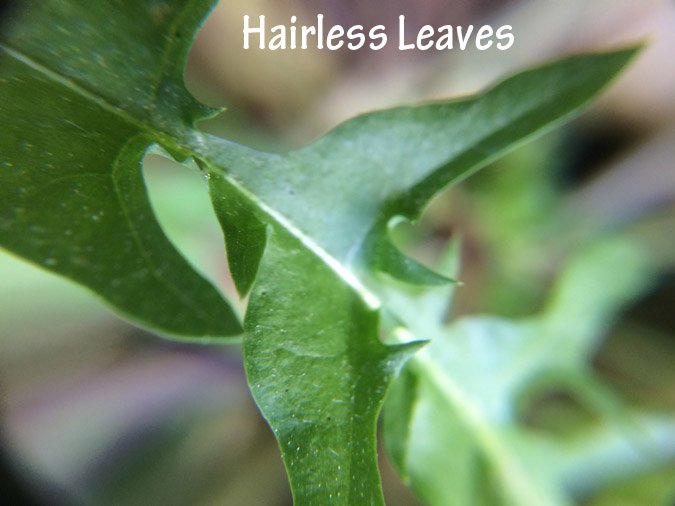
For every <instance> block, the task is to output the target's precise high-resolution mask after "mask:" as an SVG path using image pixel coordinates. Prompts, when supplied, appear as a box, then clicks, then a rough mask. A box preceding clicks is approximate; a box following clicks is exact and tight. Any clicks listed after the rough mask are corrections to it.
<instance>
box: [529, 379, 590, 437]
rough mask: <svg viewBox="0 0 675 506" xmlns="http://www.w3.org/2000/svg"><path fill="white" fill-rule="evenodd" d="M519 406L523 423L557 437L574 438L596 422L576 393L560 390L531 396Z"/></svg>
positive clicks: (546, 391)
mask: <svg viewBox="0 0 675 506" xmlns="http://www.w3.org/2000/svg"><path fill="white" fill-rule="evenodd" d="M518 404H519V409H518V419H519V421H520V423H522V424H523V425H525V426H526V427H528V428H530V429H534V430H537V431H540V432H544V433H548V434H551V435H554V436H557V437H565V436H571V435H573V434H574V433H575V430H577V428H579V427H582V426H584V425H586V424H588V423H590V422H592V421H593V419H594V415H593V413H592V412H591V411H590V410H588V409H587V408H586V406H584V405H583V404H582V403H581V402H579V400H578V399H577V398H576V396H575V395H574V394H573V393H571V392H567V391H565V390H560V389H553V390H545V391H541V392H536V393H533V394H530V395H527V396H525V398H523V399H521V400H520V402H518Z"/></svg>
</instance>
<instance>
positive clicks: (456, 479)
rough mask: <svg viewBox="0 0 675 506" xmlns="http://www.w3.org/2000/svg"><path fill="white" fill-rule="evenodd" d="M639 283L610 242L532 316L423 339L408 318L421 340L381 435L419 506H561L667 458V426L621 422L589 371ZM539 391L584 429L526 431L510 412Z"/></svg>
mask: <svg viewBox="0 0 675 506" xmlns="http://www.w3.org/2000/svg"><path fill="white" fill-rule="evenodd" d="M650 277H651V276H650V270H649V268H648V266H647V264H646V263H645V261H644V259H643V255H641V254H640V253H639V251H638V250H636V248H635V247H634V246H632V245H631V244H628V243H625V242H623V241H613V242H609V243H605V244H602V245H600V246H596V247H595V248H593V249H592V250H591V251H589V252H587V253H586V254H585V255H584V256H582V257H581V258H579V259H578V260H577V261H576V262H575V263H574V264H573V265H572V266H570V268H569V270H568V271H567V273H566V274H565V275H564V276H563V279H562V280H561V281H560V284H559V286H558V288H557V290H556V291H555V294H554V296H553V298H552V303H551V305H550V307H549V308H548V309H547V310H546V311H545V312H544V313H543V314H542V315H540V316H538V317H536V318H531V319H528V320H523V321H517V322H514V321H509V320H504V319H499V318H493V317H471V318H465V319H461V320H459V321H457V322H455V323H452V324H451V325H449V326H444V324H443V323H442V321H441V320H436V329H435V331H434V330H432V329H430V327H429V323H428V321H425V322H419V323H417V321H416V315H415V313H414V312H412V311H408V314H407V315H406V316H405V321H404V324H405V325H406V326H407V328H409V329H410V332H413V333H414V332H415V330H416V328H422V327H423V328H424V330H423V331H424V332H426V333H425V335H427V336H428V335H429V332H433V336H432V337H433V340H432V342H431V344H430V345H429V346H427V347H426V348H425V349H424V350H422V351H421V352H420V353H418V354H417V355H416V356H415V358H414V359H412V360H411V361H410V362H409V363H408V365H406V367H405V369H404V371H403V373H402V376H401V378H400V379H399V380H397V382H396V383H395V384H394V387H393V388H392V392H391V394H390V398H389V399H388V401H387V405H386V406H385V437H386V440H387V445H388V448H389V452H390V455H391V456H392V458H393V460H394V462H395V464H396V466H397V467H398V469H399V470H400V471H401V474H402V476H403V477H404V479H405V480H406V481H407V482H408V483H410V484H411V485H412V486H413V488H414V489H415V490H416V491H417V492H418V494H419V495H420V496H421V497H422V498H423V499H424V500H425V502H426V504H429V505H431V506H433V505H443V506H448V505H462V504H467V503H471V504H486V505H488V504H490V505H491V504H509V505H518V506H520V505H522V506H528V505H532V504H537V505H549V506H564V505H571V504H573V498H574V497H575V496H576V495H577V494H588V493H589V492H591V491H593V490H595V489H597V488H599V487H601V486H603V485H605V484H607V483H609V482H611V481H612V480H616V479H618V478H621V477H625V476H630V475H633V474H636V473H638V472H642V471H644V470H646V469H651V468H652V467H653V466H658V465H660V464H664V463H667V462H669V461H671V460H672V459H673V458H675V418H673V416H672V415H671V416H668V415H658V416H657V415H648V414H635V413H631V412H630V411H628V410H627V409H625V408H623V407H622V406H621V404H620V402H619V401H618V400H617V399H616V398H615V397H614V396H613V395H611V394H610V393H608V392H606V390H605V388H604V387H603V386H602V384H601V383H600V381H599V380H598V379H596V378H594V377H593V375H592V373H591V370H590V365H589V362H590V360H591V358H592V354H593V353H594V351H595V348H596V345H597V342H598V339H599V338H600V337H602V336H603V333H604V331H605V330H606V327H607V325H608V324H609V322H610V320H611V317H612V316H613V315H614V314H615V313H616V312H617V311H618V310H619V309H620V308H621V307H622V306H623V304H625V303H626V302H628V300H629V299H630V297H633V296H635V295H636V294H637V293H640V291H641V289H642V287H644V286H646V285H647V283H648V282H649V279H650ZM392 303H394V304H399V305H401V306H402V305H403V303H404V301H403V300H399V301H398V302H396V301H393V302H392ZM418 303H419V301H418ZM407 306H411V304H410V303H409V302H408V304H407ZM402 311H403V310H401V311H399V314H401V313H402ZM542 390H543V391H544V392H550V391H557V392H566V393H569V395H571V396H572V397H573V398H575V399H577V400H578V401H579V402H580V403H581V404H582V405H584V406H585V407H586V408H587V409H588V410H589V411H590V412H591V413H593V423H591V424H590V425H589V426H587V427H586V428H585V429H584V430H581V429H580V430H579V431H578V432H577V433H576V435H575V436H574V438H575V439H574V440H569V439H561V438H560V437H555V436H554V435H552V434H549V433H545V432H542V431H538V430H536V429H535V428H533V427H530V426H528V425H527V424H526V423H525V422H524V421H523V420H522V419H521V418H520V416H519V409H522V403H523V402H524V400H528V399H531V398H532V395H533V394H537V393H540V392H541V391H542ZM439 441H440V442H443V441H444V442H445V443H444V444H439ZM450 447H452V451H448V448H450ZM449 474H450V475H451V476H452V477H453V478H452V479H448V475H449Z"/></svg>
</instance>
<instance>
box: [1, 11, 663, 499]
mask: <svg viewBox="0 0 675 506" xmlns="http://www.w3.org/2000/svg"><path fill="white" fill-rule="evenodd" d="M317 13H323V14H325V16H326V20H327V23H340V24H343V25H352V24H363V25H365V26H366V27H368V26H372V25H376V24H389V25H391V26H396V24H395V21H396V18H397V16H398V14H405V15H406V18H407V20H408V26H409V28H410V29H411V31H412V30H414V31H415V32H416V31H417V30H418V29H419V27H421V26H422V25H423V24H427V23H428V24H432V25H442V24H453V25H458V24H471V23H474V24H483V23H490V24H493V25H496V26H499V25H502V24H510V25H512V26H513V28H514V33H515V35H516V44H515V45H514V47H513V48H511V49H510V50H508V51H506V52H502V51H497V50H496V49H493V50H488V51H484V52H479V51H466V52H463V53H462V52H459V51H450V52H444V53H439V52H435V51H428V52H417V51H409V52H399V51H397V50H396V49H395V45H394V44H390V46H389V48H388V50H383V51H378V52H373V51H368V50H363V51H357V52H352V51H343V52H340V51H338V52H330V51H314V50H306V51H300V50H296V51H290V50H289V51H282V52H270V51H261V50H257V49H251V50H248V51H244V50H243V49H242V36H241V28H242V16H243V15H244V14H249V15H251V16H252V17H256V18H257V16H258V15H259V14H265V15H266V16H267V20H268V23H269V24H270V25H272V24H277V23H288V21H289V18H290V16H291V15H293V14H294V15H297V16H298V18H299V23H302V22H303V21H305V20H306V21H307V22H309V23H312V22H313V20H315V19H316V14H317ZM636 41H647V43H648V45H647V47H646V48H645V50H644V51H643V53H642V54H641V55H640V57H639V59H638V60H637V61H636V62H635V63H634V64H633V65H632V66H631V68H630V69H629V70H628V72H626V73H625V74H624V75H623V76H622V77H621V78H620V80H619V81H618V82H617V83H616V84H615V85H614V86H613V87H612V88H611V90H609V92H608V93H606V94H604V95H603V97H602V98H601V99H600V100H599V101H598V102H597V103H595V104H594V105H593V107H592V108H591V109H590V110H589V111H588V112H587V113H586V114H585V115H584V116H583V117H582V118H580V119H577V120H574V121H573V122H572V123H570V124H568V125H567V126H565V127H564V128H562V129H559V130H557V131H555V132H554V133H551V134H547V135H546V136H545V137H543V138H540V139H538V140H536V141H535V142H531V143H529V144H527V145H526V146H525V147H522V148H519V149H518V150H517V151H515V152H513V153H512V154H510V155H508V156H507V157H505V158H504V159H502V160H500V161H499V162H497V163H495V164H494V165H493V166H491V167H488V168H487V169H485V170H484V171H482V172H481V173H480V174H479V175H478V176H476V177H474V178H472V179H470V180H469V181H468V182H467V183H466V184H464V185H463V186H461V187H459V188H454V189H452V190H450V191H447V192H444V193H442V194H441V195H439V197H438V198H437V199H435V201H434V202H433V203H432V205H431V206H430V208H429V209H428V211H427V213H426V214H425V216H424V219H423V220H422V223H421V224H420V225H419V226H416V227H410V228H409V229H406V230H402V231H400V235H401V241H402V243H403V244H405V247H406V248H407V249H408V250H409V251H410V252H411V254H413V255H414V256H416V257H418V258H419V259H420V260H421V261H423V262H426V263H433V261H434V259H435V257H436V255H437V254H438V251H439V249H440V247H441V246H442V245H443V244H444V243H445V242H446V241H447V240H448V238H449V237H450V236H451V235H452V234H455V233H458V234H460V235H461V236H462V238H463V251H462V259H463V267H462V272H461V276H460V278H461V280H462V281H463V286H462V287H461V289H459V290H458V293H457V295H456V300H455V301H454V303H453V307H452V308H450V313H449V317H450V318H454V317H457V316H460V315H466V314H478V313H492V314H497V315H501V316H506V317H514V318H518V317H523V316H528V315H533V314H536V313H537V311H538V310H539V309H540V308H541V307H542V304H543V303H544V300H545V297H546V295H547V293H548V291H549V289H550V287H551V283H552V282H553V281H554V280H555V278H556V276H557V274H558V273H559V272H560V270H561V269H562V267H563V266H564V265H565V264H566V262H567V260H568V259H569V258H570V257H571V256H572V255H574V254H575V252H577V251H580V250H582V249H583V248H585V247H587V246H588V245H590V244H592V243H593V242H594V241H597V240H599V238H601V237H605V236H608V235H616V234H619V235H622V236H626V237H629V238H633V239H635V240H636V241H638V242H639V243H640V244H642V245H643V246H645V248H644V250H645V254H646V255H648V256H649V260H650V261H651V262H652V263H653V265H654V266H655V268H656V269H657V271H658V272H659V276H658V278H657V279H656V280H655V281H654V283H653V284H652V285H651V286H650V288H649V289H648V290H647V291H646V292H645V293H643V294H640V295H639V296H637V297H636V300H635V302H634V303H633V304H632V305H631V306H630V307H628V308H627V309H626V310H625V312H624V313H623V315H622V317H621V318H620V319H619V320H618V321H617V322H614V323H613V325H612V327H611V331H610V332H609V333H608V335H607V336H606V340H605V344H604V345H603V346H602V347H601V348H600V349H599V350H598V351H597V354H596V357H595V359H594V367H595V369H596V371H597V372H598V374H600V375H601V376H602V378H603V379H604V381H605V382H607V383H608V384H610V385H612V386H613V387H614V388H615V389H618V390H619V391H620V393H621V394H622V396H623V397H624V398H625V400H626V402H627V403H630V404H634V405H636V406H646V407H649V408H653V409H662V410H672V409H674V408H675V156H674V155H675V57H674V56H673V48H675V3H673V2H669V1H666V0H565V1H560V0H510V1H507V0H500V1H497V0H474V1H471V0H453V1H450V2H448V1H444V0H409V1H404V0H388V2H387V3H386V5H384V4H383V3H382V2H368V1H366V0H313V1H311V2H310V1H309V0H283V1H272V0H228V1H223V2H221V3H220V5H219V6H218V7H217V8H216V9H215V11H214V12H213V14H212V15H211V16H210V18H209V19H208V21H207V23H206V24H205V26H204V28H203V29H202V31H201V32H200V33H199V36H198V38H197V41H196V43H195V45H194V47H193V50H192V52H191V55H190V60H189V64H188V67H187V71H186V82H187V83H188V87H189V88H190V90H191V91H192V92H193V93H194V94H195V95H196V96H197V97H198V98H199V99H200V100H202V101H204V102H206V103H208V104H211V105H218V106H225V107H226V108H227V111H226V112H225V113H224V114H222V115H221V116H220V117H218V118H215V119H212V120H208V121H205V122H203V123H202V124H201V125H200V127H201V128H203V129H204V130H206V131H209V132H212V133H215V134H218V135H221V136H224V137H227V138H230V139H233V140H236V141H238V142H242V143H245V144H248V145H251V146H254V147H257V148H261V149H266V150H283V149H288V148H292V147H295V146H299V145H302V144H304V143H306V142H309V141H311V140H312V139H314V138H316V137H318V136H319V135H321V134H322V133H324V132H325V131H327V130H328V129H330V128H332V127H333V126H335V125H336V124H338V123H339V122H341V121H343V120H345V119H347V118H349V117H351V116H353V115H354V114H358V113H360V112H364V111H367V110H372V109H377V108H383V107H388V106H393V105H399V104H401V103H413V102H419V101H423V100H429V99H439V98H447V97H451V96H456V95H462V94H466V93H469V92H474V91H476V90H478V89H480V88H481V87H483V86H485V85H486V84H488V83H490V82H491V81H493V80H494V79H497V78H499V77H500V76H503V75H505V74H508V73H510V72H512V71H514V70H516V69H518V68H521V67H523V66H527V65H532V64H535V63H538V62H543V61H545V60H547V59H551V58H554V57H556V56H560V55H567V54H569V53H573V52H580V51H592V50H599V49H604V48H611V47H616V46H617V45H625V44H627V43H634V42H636ZM145 173H146V178H147V181H148V188H149V192H150V195H151V199H152V202H153V206H154V208H155V210H156V212H157V213H158V215H159V217H160V221H161V222H162V225H163V227H164V229H165V231H166V232H167V234H168V235H169V236H170V238H171V239H172V240H173V241H174V242H175V243H176V244H177V245H178V247H179V249H181V250H182V251H183V252H184V254H185V255H186V256H187V257H188V258H189V259H190V260H191V262H192V263H193V264H194V265H195V266H196V267H197V268H198V269H200V270H201V271H202V272H204V273H205V274H206V275H207V276H209V277H210V278H212V279H214V280H215V281H216V282H217V284H218V285H219V286H220V287H221V288H222V289H223V291H225V292H227V293H229V294H231V295H232V297H233V298H235V296H234V295H233V294H234V292H233V291H232V288H231V281H230V280H229V279H228V276H227V271H226V267H225V265H226V264H225V256H224V252H223V247H222V235H221V233H220V231H219V228H218V225H217V223H216V220H215V218H214V216H213V213H212V211H211V209H210V204H209V202H208V199H207V194H206V188H205V184H204V181H202V179H201V177H200V176H199V175H198V174H194V173H191V172H189V171H187V170H185V169H184V168H183V167H181V166H178V165H177V164H175V163H173V162H170V161H168V160H165V159H163V158H158V157H152V156H150V157H148V159H147V160H146V168H145ZM0 338H1V339H0V437H1V439H0V502H2V503H3V504H11V505H24V504H25V505H28V504H31V505H59V504H63V505H120V506H127V505H155V504H162V505H165V506H172V505H175V506H184V505H188V504H189V505H200V506H201V505H205V506H206V505H216V504H217V505H253V506H277V505H278V506H283V505H290V504H291V500H290V494H289V491H288V487H287V484H286V478H285V475H284V471H283V466H282V464H281V460H280V457H279V454H278V449H277V447H276V443H275V442H274V440H273V438H272V436H271V433H270V431H269V429H268V428H267V426H266V425H265V423H264V421H263V420H261V418H260V416H259V414H258V412H257V410H256V408H255V406H254V405H253V403H252V401H251V399H250V396H249V394H248V391H247V389H246V384H245V378H244V376H243V370H242V367H241V356H240V350H239V348H238V347H237V346H231V347H226V348H223V347H202V346H190V345H185V344H177V343H172V342H167V341H163V340H161V339H158V338H157V337H155V336H152V335H150V334H147V333H146V332H143V331H140V330H138V329H136V328H134V327H131V326H130V325H128V324H126V323H125V322H123V321H122V320H120V319H119V318H117V317H116V316H115V315H114V314H112V313H111V312H110V311H109V310H108V309H106V308H105V307H104V306H103V305H102V304H100V303H99V302H98V301H97V300H95V299H94V298H93V297H92V296H91V295H89V294H88V293H87V292H85V291H84V290H82V289H80V288H78V287H75V286H73V285H71V284H69V283H67V282H65V281H63V280H61V279H59V278H56V277H54V276H51V275H49V274H46V273H44V272H42V271H39V270H37V269H36V268H34V267H32V266H29V265H27V264H25V263H22V262H21V261H19V260H17V259H15V258H13V257H10V256H8V255H7V254H5V253H1V252H0ZM537 406H538V408H537V409H538V411H537V412H536V413H530V414H529V415H528V416H529V418H528V420H529V422H528V423H532V424H533V425H537V426H539V425H542V426H546V425H547V424H552V423H554V424H556V425H557V426H560V425H562V426H564V425H565V424H566V423H567V421H568V420H569V421H570V424H571V423H572V421H573V420H575V419H577V418H578V413H575V406H574V405H570V403H566V401H565V399H556V398H552V399H548V401H547V402H542V403H539V404H538V405H537ZM382 468H383V481H384V485H385V490H386V496H387V499H388V504H390V505H391V506H397V505H415V504H417V503H416V502H415V499H414V498H413V497H412V496H411V495H410V493H409V492H408V491H407V490H406V489H405V487H403V485H402V484H401V483H400V482H399V480H398V479H397V478H396V476H395V474H394V473H393V471H391V469H390V468H389V467H388V465H387V463H386V460H385V459H384V458H383V459H382ZM579 501H580V503H581V504H588V505H612V506H614V505H635V506H643V505H646V506H650V505H659V506H660V505H663V506H669V505H672V504H675V462H674V463H673V465H672V466H671V467H670V468H666V469H663V470H661V471H659V472H658V473H653V474H649V475H645V476H642V477H638V478H636V479H635V480H634V481H631V482H630V483H619V484H617V485H616V486H615V487H612V488H610V489H607V490H603V491H601V492H599V493H598V494H596V495H593V496H591V497H580V498H579Z"/></svg>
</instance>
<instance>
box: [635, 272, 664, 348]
mask: <svg viewBox="0 0 675 506" xmlns="http://www.w3.org/2000/svg"><path fill="white" fill-rule="evenodd" d="M673 308H675V273H670V274H666V275H663V276H661V277H660V279H659V280H658V283H657V284H656V286H655V287H654V289H653V290H652V291H651V292H649V293H648V294H647V295H646V296H645V297H643V298H641V299H640V300H639V301H638V302H637V303H636V304H634V305H633V306H632V307H630V308H629V309H628V311H627V312H626V317H627V318H628V319H629V320H631V321H634V322H637V323H640V324H642V325H648V326H650V327H654V328H656V329H658V330H659V331H660V332H662V333H663V334H664V335H671V336H675V311H673Z"/></svg>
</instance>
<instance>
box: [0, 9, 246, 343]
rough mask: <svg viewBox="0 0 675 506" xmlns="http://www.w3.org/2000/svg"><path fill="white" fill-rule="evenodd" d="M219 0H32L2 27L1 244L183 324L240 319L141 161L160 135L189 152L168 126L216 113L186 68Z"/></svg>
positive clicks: (232, 331) (173, 324) (165, 324)
mask: <svg viewBox="0 0 675 506" xmlns="http://www.w3.org/2000/svg"><path fill="white" fill-rule="evenodd" d="M199 3H201V7H199V6H198V5H197V4H199ZM210 3H211V2H180V1H163V2H157V1H144V2H135V3H133V4H130V3H128V2H120V1H118V2H113V3H106V4H96V5H93V4H91V3H90V2H83V1H71V2H55V1H47V2H43V1H31V2H23V3H22V5H21V8H20V10H19V12H18V13H17V19H15V20H13V22H12V23H10V24H9V25H8V26H9V28H10V29H9V31H8V34H6V35H3V38H2V40H0V44H1V46H0V49H1V52H0V58H1V60H0V65H1V67H0V69H1V74H0V90H1V91H0V116H1V117H2V119H3V129H2V137H1V139H2V141H1V143H2V151H1V154H0V169H1V171H2V172H1V173H0V202H2V207H1V208H0V244H2V246H3V247H4V248H7V249H8V250H9V251H11V252H13V253H15V254H17V255H19V256H21V257H23V258H26V259H28V260H30V261H32V262H34V263H35V264H37V265H39V266H41V267H43V268H45V269H48V270H50V271H52V272H56V273H58V274H60V275H62V276H65V277H68V278H70V279H72V280H74V281H77V282H78V283H80V284H82V285H84V286H86V287H88V288H89V289H91V290H92V291H94V292H95V293H96V294H98V295H99V296H100V297H102V298H103V299H105V300H106V301H107V302H108V303H110V304H112V305H113V306H114V307H115V308H116V309H117V310H118V311H120V312H121V313H122V314H124V315H126V316H128V317H129V318H131V319H132V320H134V321H135V322H137V323H139V324H142V325H144V326H149V327H152V328H155V329H157V330H160V331H162V332H166V333H169V334H173V335H179V336H200V337H221V336H231V335H236V334H239V333H240V331H241V327H240V324H239V322H238V320H237V317H236V315H235V314H234V312H233V311H232V310H231V309H230V307H229V305H228V304H227V303H226V302H225V301H224V300H223V298H222V296H221V295H220V294H219V293H218V291H217V290H216V289H215V288H214V287H213V286H212V285H211V284H210V283H209V282H207V281H206V280H205V279H203V278H202V277H201V276H200V275H199V274H197V273H196V272H195V271H194V270H193V269H192V267H190V265H189V264H188V263H187V262H186V261H185V260H184V259H183V258H182V257H181V255H180V254H179V253H178V252H177V251H176V249H175V248H174V247H173V246H172V244H171V243H170V242H169V241H168V239H167V238H166V237H165V235H164V234H163V232H162V230H161V229H160V227H159V225H158V223H157V221H156V219H155V217H154V215H153V212H152V209H151V207H150V203H149V201H148V196H147V192H146V189H145V185H144V181H143V178H142V173H141V162H142V159H143V156H144V154H145V153H146V151H147V150H148V149H149V148H150V147H151V146H153V145H154V144H155V143H159V144H162V145H163V146H164V147H165V148H167V149H169V150H171V151H173V152H174V153H176V154H178V155H179V156H180V157H185V156H186V154H187V153H186V152H185V150H181V149H180V148H178V147H177V145H178V144H179V143H180V141H177V140H169V139H180V137H182V136H184V135H189V133H187V132H189V129H190V127H191V124H192V122H193V121H194V120H195V119H197V118H199V117H203V116H204V115H205V113H206V112H207V110H206V109H205V108H204V107H203V106H201V105H199V104H198V103H197V102H196V101H195V100H194V99H193V98H192V97H191V96H190V95H189V94H188V92H187V91H186V90H185V88H184V87H183V84H182V69H183V64H184V61H185V55H186V53H187V50H188V47H189V41H190V40H191V38H192V35H193V33H194V31H195V30H196V28H197V26H198V24H199V21H200V20H201V19H202V17H203V16H204V14H205V13H206V8H207V7H208V6H209V4H210Z"/></svg>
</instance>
